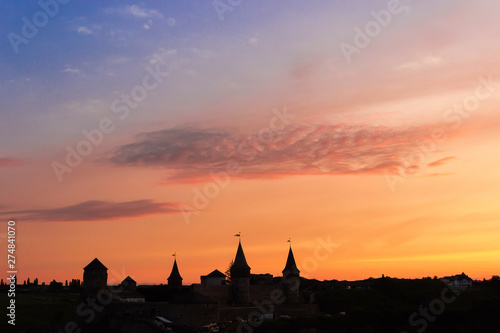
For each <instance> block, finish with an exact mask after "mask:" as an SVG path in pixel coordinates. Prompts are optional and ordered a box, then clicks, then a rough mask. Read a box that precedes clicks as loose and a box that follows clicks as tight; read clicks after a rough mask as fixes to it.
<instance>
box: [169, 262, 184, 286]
mask: <svg viewBox="0 0 500 333" xmlns="http://www.w3.org/2000/svg"><path fill="white" fill-rule="evenodd" d="M167 280H168V285H174V286H181V285H182V277H181V274H180V273H179V268H178V267H177V259H174V266H173V267H172V273H170V276H169V277H168V279H167Z"/></svg>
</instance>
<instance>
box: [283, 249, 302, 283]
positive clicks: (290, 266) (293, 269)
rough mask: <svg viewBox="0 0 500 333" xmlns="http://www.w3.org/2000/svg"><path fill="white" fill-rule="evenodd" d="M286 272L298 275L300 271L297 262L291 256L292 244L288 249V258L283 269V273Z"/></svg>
mask: <svg viewBox="0 0 500 333" xmlns="http://www.w3.org/2000/svg"><path fill="white" fill-rule="evenodd" d="M286 272H290V273H288V274H290V275H292V276H293V275H297V276H298V275H299V273H300V271H299V269H298V268H297V264H296V263H295V258H294V256H293V251H292V246H291V245H290V250H289V251H288V258H287V259H286V265H285V268H284V269H283V274H285V273H286Z"/></svg>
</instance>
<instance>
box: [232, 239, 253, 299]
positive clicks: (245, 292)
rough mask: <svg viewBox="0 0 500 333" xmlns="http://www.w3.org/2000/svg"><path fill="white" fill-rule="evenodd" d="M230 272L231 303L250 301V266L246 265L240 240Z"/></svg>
mask: <svg viewBox="0 0 500 333" xmlns="http://www.w3.org/2000/svg"><path fill="white" fill-rule="evenodd" d="M230 272H231V301H232V303H234V304H248V303H250V266H248V264H247V260H246V258H245V253H243V248H242V247H241V240H240V241H239V244H238V251H236V257H235V258H234V263H233V265H232V266H231V268H230Z"/></svg>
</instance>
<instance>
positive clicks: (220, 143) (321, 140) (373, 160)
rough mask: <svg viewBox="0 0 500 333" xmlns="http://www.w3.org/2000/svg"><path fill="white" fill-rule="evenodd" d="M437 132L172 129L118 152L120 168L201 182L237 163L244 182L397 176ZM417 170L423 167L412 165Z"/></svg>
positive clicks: (310, 127)
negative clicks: (150, 169) (245, 133)
mask: <svg viewBox="0 0 500 333" xmlns="http://www.w3.org/2000/svg"><path fill="white" fill-rule="evenodd" d="M433 129H434V128H433V127H432V126H428V127H410V128H388V127H383V126H379V127H370V126H347V125H325V124H305V125H293V126H287V127H284V128H282V129H278V130H270V129H268V130H262V131H259V134H254V135H249V136H246V137H245V136H243V135H241V134H240V133H239V132H237V131H234V130H227V129H200V128H194V127H183V128H172V129H165V130H161V131H155V132H148V133H142V134H140V135H138V136H137V137H136V142H134V143H131V144H127V145H123V146H120V147H117V148H116V149H114V150H113V151H112V152H110V155H109V156H108V157H107V160H108V161H110V162H111V163H113V164H115V165H121V166H138V167H162V168H165V169H167V170H168V173H169V178H170V179H173V180H178V181H186V182H192V181H199V180H201V179H204V178H208V177H209V175H210V173H213V172H219V171H224V170H226V169H227V166H228V164H229V163H233V164H234V163H235V162H236V163H237V165H238V166H239V167H240V168H241V173H240V176H241V177H245V178H268V177H278V176H293V175H342V174H344V175H345V174H384V173H385V172H391V173H394V172H396V170H397V169H398V168H400V167H404V168H406V169H407V168H408V167H409V165H408V158H407V156H409V155H412V156H413V155H415V151H417V150H419V149H422V148H421V147H423V146H425V145H424V144H423V142H426V141H428V140H429V139H430V138H431V133H432V131H433ZM413 162H414V163H415V165H414V166H413V167H414V168H416V169H418V168H420V167H421V162H422V161H418V160H415V161H413Z"/></svg>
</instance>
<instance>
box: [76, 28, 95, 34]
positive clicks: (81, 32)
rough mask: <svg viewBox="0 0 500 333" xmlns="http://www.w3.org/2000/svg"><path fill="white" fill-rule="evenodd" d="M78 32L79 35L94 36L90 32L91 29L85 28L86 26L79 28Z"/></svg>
mask: <svg viewBox="0 0 500 333" xmlns="http://www.w3.org/2000/svg"><path fill="white" fill-rule="evenodd" d="M76 31H77V32H78V33H79V34H82V35H90V34H92V30H90V28H88V27H85V26H82V27H78V28H77V29H76Z"/></svg>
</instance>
